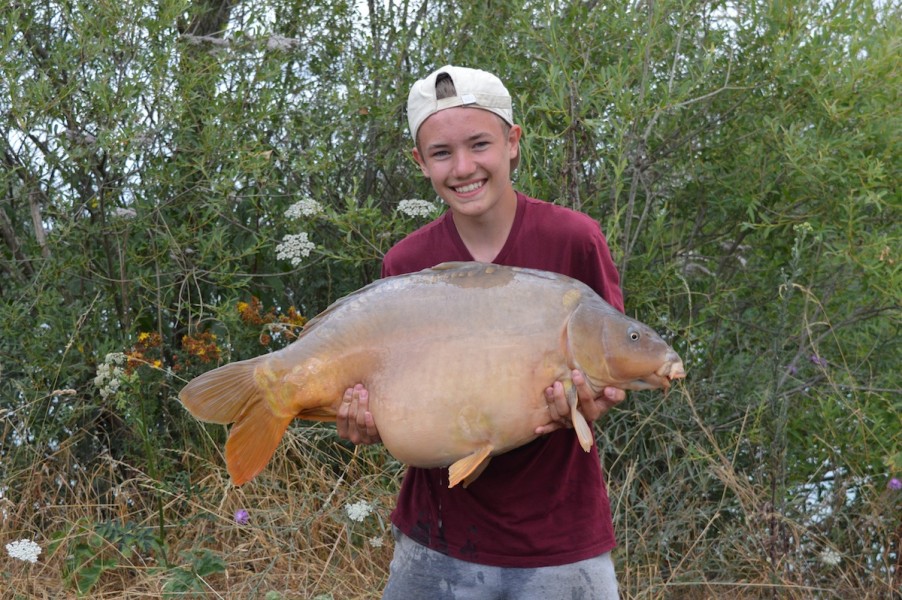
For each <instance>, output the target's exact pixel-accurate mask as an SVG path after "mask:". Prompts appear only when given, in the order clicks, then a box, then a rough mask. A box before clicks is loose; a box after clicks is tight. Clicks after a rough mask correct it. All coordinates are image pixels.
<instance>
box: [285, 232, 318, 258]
mask: <svg viewBox="0 0 902 600" xmlns="http://www.w3.org/2000/svg"><path fill="white" fill-rule="evenodd" d="M314 248H316V244H314V243H313V242H311V241H310V240H309V239H307V232H306V231H302V232H300V233H297V234H293V235H286V236H285V237H284V238H282V242H281V243H280V244H278V245H277V246H276V258H277V259H279V260H287V261H291V266H292V267H296V266H298V265H299V264H301V263H302V262H303V260H304V258H305V257H307V256H310V252H311V251H312V250H313V249H314Z"/></svg>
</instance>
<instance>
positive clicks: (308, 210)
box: [285, 198, 323, 219]
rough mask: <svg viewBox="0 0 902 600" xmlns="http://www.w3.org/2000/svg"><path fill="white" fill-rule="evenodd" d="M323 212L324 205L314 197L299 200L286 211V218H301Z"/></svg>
mask: <svg viewBox="0 0 902 600" xmlns="http://www.w3.org/2000/svg"><path fill="white" fill-rule="evenodd" d="M321 212H323V205H322V204H320V203H319V202H317V201H316V200H314V199H313V198H304V199H303V200H298V201H297V202H295V203H294V204H292V205H291V206H289V207H288V209H287V210H286V211H285V218H286V219H299V218H301V217H315V216H316V215H318V214H320V213H321Z"/></svg>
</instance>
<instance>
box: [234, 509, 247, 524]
mask: <svg viewBox="0 0 902 600" xmlns="http://www.w3.org/2000/svg"><path fill="white" fill-rule="evenodd" d="M250 518H251V516H250V515H249V514H247V511H246V510H244V509H243V508H239V509H238V510H236V511H235V522H236V523H238V524H239V525H247V522H248V521H249V520H250Z"/></svg>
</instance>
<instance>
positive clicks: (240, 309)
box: [238, 302, 247, 313]
mask: <svg viewBox="0 0 902 600" xmlns="http://www.w3.org/2000/svg"><path fill="white" fill-rule="evenodd" d="M246 310H247V302H239V303H238V312H240V313H243V312H244V311H246Z"/></svg>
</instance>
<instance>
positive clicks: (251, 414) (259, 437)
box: [179, 359, 291, 485]
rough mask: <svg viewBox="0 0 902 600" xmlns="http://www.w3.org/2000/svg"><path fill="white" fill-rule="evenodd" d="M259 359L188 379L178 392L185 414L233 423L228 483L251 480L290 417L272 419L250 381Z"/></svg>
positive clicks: (260, 395) (267, 458) (227, 447)
mask: <svg viewBox="0 0 902 600" xmlns="http://www.w3.org/2000/svg"><path fill="white" fill-rule="evenodd" d="M258 360H259V359H251V360H243V361H240V362H236V363H231V364H228V365H225V366H222V367H219V368H218V369H214V370H212V371H209V372H207V373H204V374H203V375H201V376H199V377H197V378H195V379H192V380H191V381H190V382H189V383H188V385H186V386H185V387H184V388H183V389H182V391H181V392H180V393H179V400H181V401H182V404H184V405H185V408H187V409H188V411H189V412H190V413H191V414H192V415H194V416H195V417H197V418H198V419H200V420H201V421H207V422H210V423H220V424H223V425H225V424H228V423H235V424H234V425H233V426H232V429H231V431H230V432H229V440H228V441H227V442H226V466H227V467H228V470H229V475H231V476H232V482H233V483H234V484H235V485H242V484H243V483H246V482H248V481H250V480H251V479H253V478H254V477H255V476H256V475H257V474H258V473H260V471H262V470H263V468H264V467H265V466H266V463H268V462H269V459H270V458H272V455H273V453H274V452H275V451H276V446H278V445H279V442H280V441H281V440H282V436H283V435H284V434H285V430H286V429H287V428H288V424H289V423H290V422H291V417H280V416H276V415H274V414H273V413H272V411H271V410H270V409H269V405H268V404H267V403H266V402H264V401H263V396H262V394H261V393H260V389H259V388H258V387H257V384H256V381H255V380H254V368H255V367H256V363H257V361H258Z"/></svg>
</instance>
